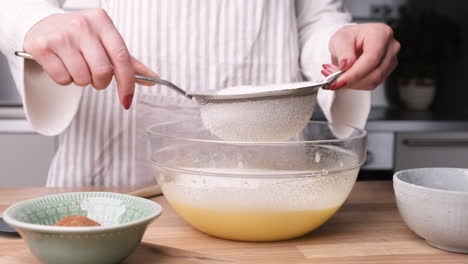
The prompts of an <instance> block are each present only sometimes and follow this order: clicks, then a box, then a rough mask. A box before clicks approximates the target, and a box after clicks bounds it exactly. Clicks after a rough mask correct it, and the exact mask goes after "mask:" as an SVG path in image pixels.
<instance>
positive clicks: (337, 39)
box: [330, 32, 357, 71]
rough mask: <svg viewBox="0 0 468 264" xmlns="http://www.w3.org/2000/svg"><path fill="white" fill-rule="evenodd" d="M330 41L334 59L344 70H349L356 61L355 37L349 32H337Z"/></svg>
mask: <svg viewBox="0 0 468 264" xmlns="http://www.w3.org/2000/svg"><path fill="white" fill-rule="evenodd" d="M337 33H338V34H336V35H335V36H334V37H333V38H332V40H331V43H330V51H331V54H332V61H333V62H334V64H336V65H338V67H339V69H341V70H342V71H346V70H348V69H349V68H350V67H351V66H352V65H353V64H354V62H355V61H356V59H357V55H356V48H355V43H354V41H355V38H354V37H350V36H349V34H344V33H341V34H340V32H337Z"/></svg>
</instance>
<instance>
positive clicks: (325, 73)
mask: <svg viewBox="0 0 468 264" xmlns="http://www.w3.org/2000/svg"><path fill="white" fill-rule="evenodd" d="M320 73H322V74H323V75H324V76H325V77H327V76H328V75H330V73H328V72H326V71H324V70H322V71H321V72H320Z"/></svg>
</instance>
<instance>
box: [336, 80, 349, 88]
mask: <svg viewBox="0 0 468 264" xmlns="http://www.w3.org/2000/svg"><path fill="white" fill-rule="evenodd" d="M334 84H335V90H338V89H341V88H343V87H345V86H346V85H348V83H347V82H345V81H337V82H336V83H334Z"/></svg>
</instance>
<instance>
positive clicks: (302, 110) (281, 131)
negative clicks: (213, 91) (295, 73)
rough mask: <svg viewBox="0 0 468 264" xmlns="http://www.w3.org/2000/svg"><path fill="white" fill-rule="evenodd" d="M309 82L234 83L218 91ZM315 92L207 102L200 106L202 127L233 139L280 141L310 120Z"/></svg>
mask: <svg viewBox="0 0 468 264" xmlns="http://www.w3.org/2000/svg"><path fill="white" fill-rule="evenodd" d="M307 84H309V83H294V84H281V85H265V86H237V87H231V88H226V89H223V90H221V91H219V92H218V94H224V95H226V94H249V93H257V92H265V91H275V90H282V89H293V88H296V87H302V86H306V85H307ZM316 100H317V97H316V95H308V96H295V97H281V98H275V99H267V100H255V99H252V100H245V101H238V102H235V103H221V104H214V103H209V104H206V105H203V106H201V108H200V112H201V118H202V120H203V123H204V125H205V127H206V128H207V129H208V130H210V131H211V133H213V134H214V135H216V136H217V137H219V138H221V139H224V140H234V141H284V140H288V139H289V138H291V137H294V136H296V135H297V134H298V133H299V132H300V131H301V130H302V129H303V128H304V127H305V126H306V125H307V122H308V121H309V120H310V117H311V116H312V112H313V110H314V107H315V104H316Z"/></svg>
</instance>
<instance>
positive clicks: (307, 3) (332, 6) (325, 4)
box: [296, 0, 371, 128]
mask: <svg viewBox="0 0 468 264" xmlns="http://www.w3.org/2000/svg"><path fill="white" fill-rule="evenodd" d="M296 15H297V22H298V29H299V41H300V48H301V56H300V64H301V69H302V74H303V76H304V77H305V79H306V80H309V81H319V80H322V79H323V78H324V77H323V76H322V74H321V73H320V71H321V68H322V64H325V63H331V55H330V49H329V41H330V38H331V37H332V36H333V34H334V33H335V32H336V31H337V30H338V29H340V28H341V27H343V26H345V25H349V23H350V21H351V16H350V14H349V13H348V12H346V10H345V8H344V6H343V3H342V1H339V0H312V1H311V0H297V1H296ZM370 98H371V97H370V91H357V90H349V89H341V90H339V91H336V92H334V91H329V90H323V89H320V91H319V94H318V98H317V99H318V103H319V105H320V107H321V108H322V111H323V112H324V114H325V116H326V117H327V119H328V120H329V121H330V122H334V123H339V124H347V125H351V126H355V127H359V128H363V127H364V126H365V124H366V121H367V117H368V115H369V111H370V105H371V101H370Z"/></svg>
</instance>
